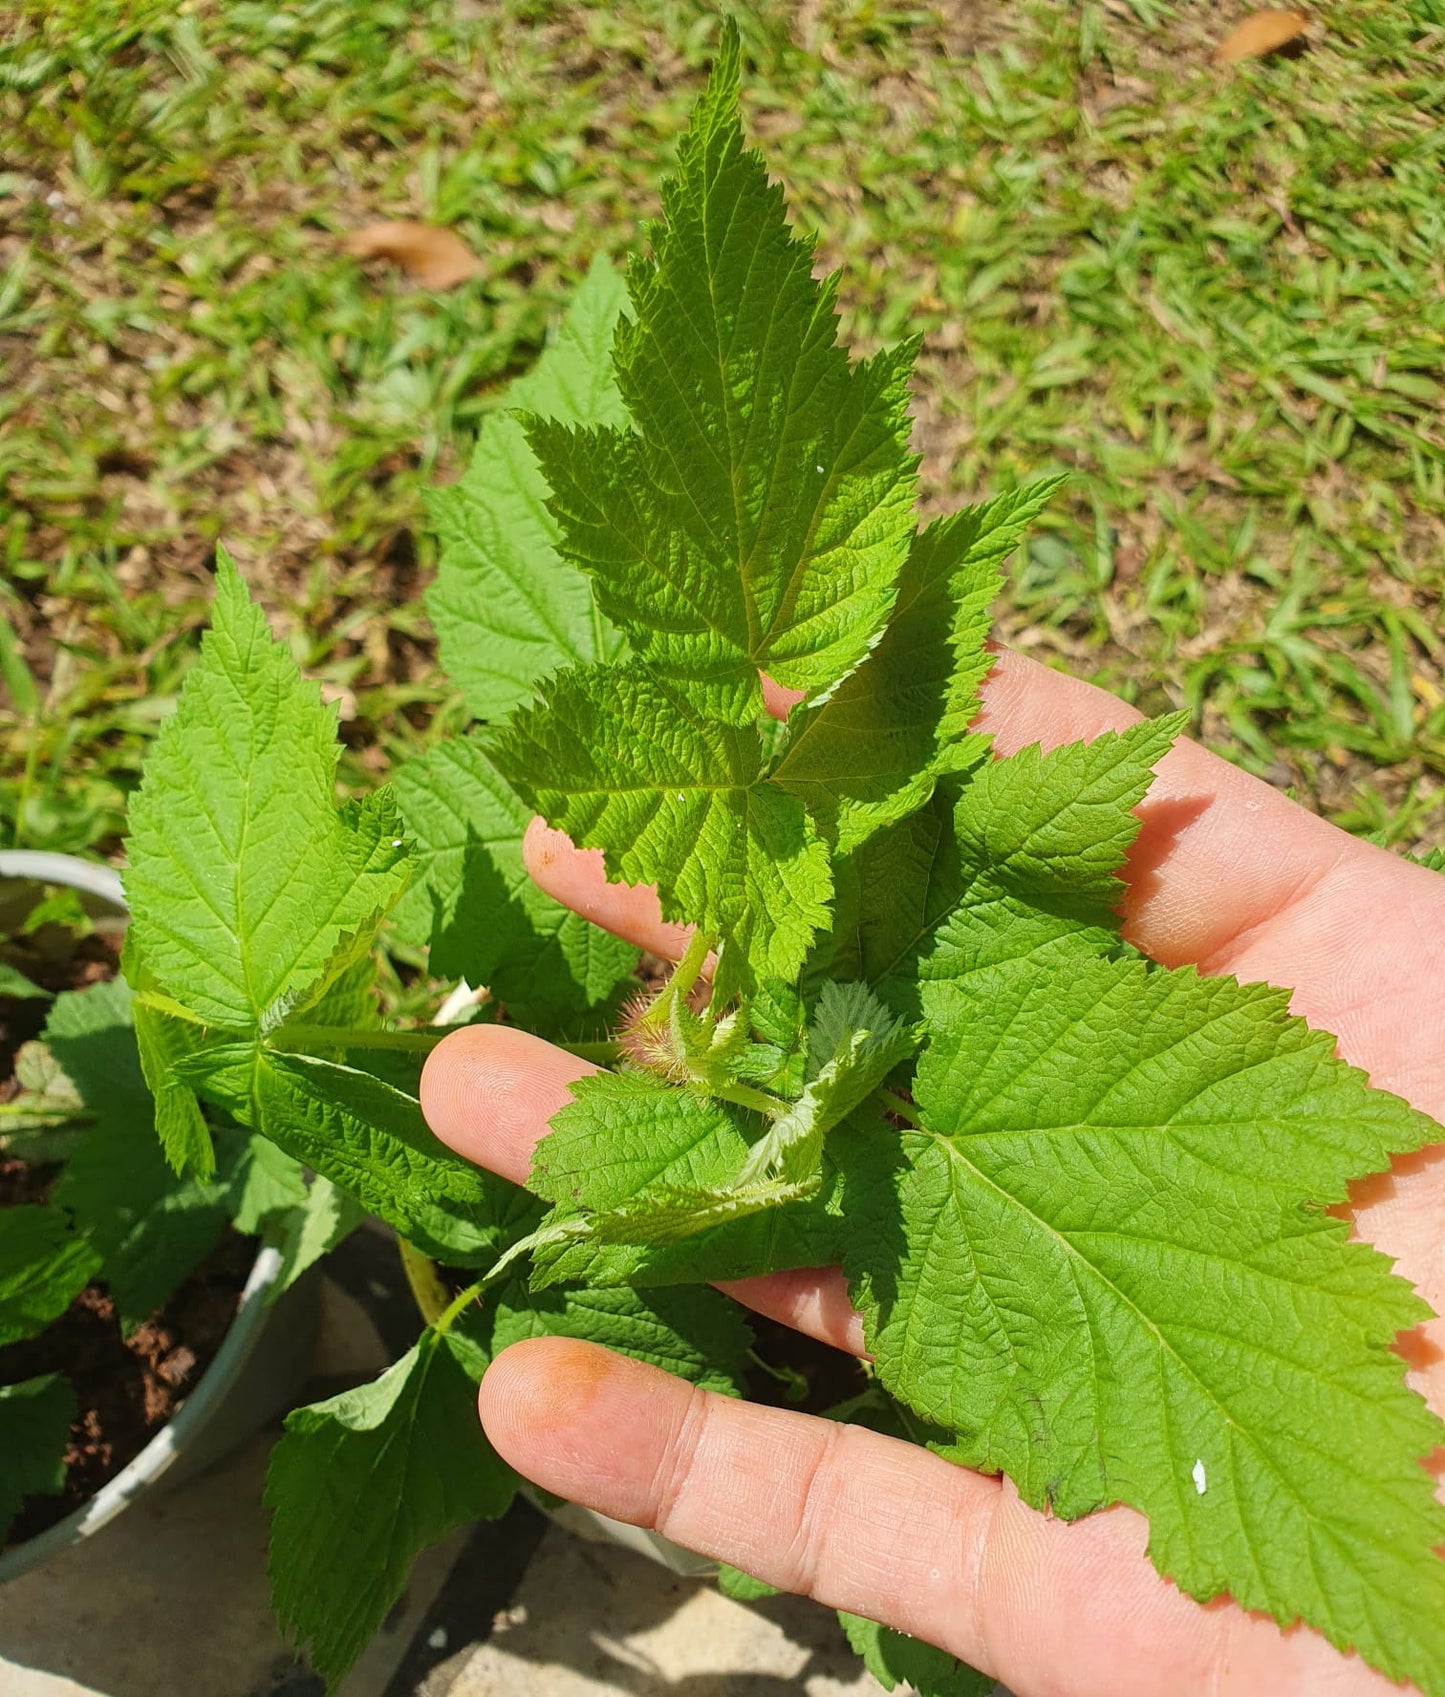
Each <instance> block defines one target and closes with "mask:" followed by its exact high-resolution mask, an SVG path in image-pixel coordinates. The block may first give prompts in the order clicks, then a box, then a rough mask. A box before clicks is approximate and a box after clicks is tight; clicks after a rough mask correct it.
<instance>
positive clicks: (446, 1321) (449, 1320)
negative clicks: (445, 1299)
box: [431, 1279, 485, 1338]
mask: <svg viewBox="0 0 1445 1697" xmlns="http://www.w3.org/2000/svg"><path fill="white" fill-rule="evenodd" d="M484 1283H485V1280H483V1279H478V1280H477V1282H476V1283H475V1284H472V1285H468V1286H467V1288H466V1289H465V1290H463V1291H458V1292H457V1294H456V1295H455V1296H454V1297H453V1298H452V1300H451V1302H450V1303H449V1304H448V1306H447V1307H446V1308H444V1309H443V1310H442V1312H441V1313H440V1314H438V1315H437V1317H436V1319H435V1320H433V1321H432V1323H431V1329H432V1330H433V1331H434V1332H435V1333H436V1334H437V1336H438V1337H441V1338H444V1337H445V1336H446V1335H447V1333H448V1332H449V1331H450V1330H451V1329H452V1327H453V1326H454V1325H456V1323H457V1321H458V1320H460V1319H461V1317H462V1315H463V1314H465V1313H466V1311H467V1309H468V1308H470V1307H471V1305H472V1304H473V1303H474V1302H475V1301H476V1300H477V1298H478V1297H479V1296H480V1295H481V1294H482V1286H483V1284H484Z"/></svg>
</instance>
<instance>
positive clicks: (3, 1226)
mask: <svg viewBox="0 0 1445 1697" xmlns="http://www.w3.org/2000/svg"><path fill="white" fill-rule="evenodd" d="M98 1266H99V1261H98V1260H97V1258H96V1255H95V1252H94V1251H93V1250H92V1249H91V1247H90V1245H89V1244H88V1243H86V1241H85V1240H84V1238H80V1237H77V1236H76V1235H75V1233H74V1232H73V1231H72V1230H71V1229H70V1225H69V1222H68V1221H67V1220H66V1217H65V1215H64V1213H63V1212H62V1211H61V1210H60V1209H59V1208H51V1207H47V1206H44V1205H42V1204H37V1203H25V1204H22V1205H21V1206H18V1207H14V1208H0V1348H3V1346H4V1345H5V1344H7V1343H16V1342H18V1341H19V1340H20V1339H21V1338H30V1337H34V1336H35V1334H36V1333H37V1332H42V1331H44V1330H45V1328H46V1327H47V1326H48V1325H49V1324H50V1322H51V1321H52V1320H54V1319H57V1318H58V1317H59V1316H60V1315H61V1314H63V1313H64V1312H65V1310H66V1309H67V1308H69V1306H70V1304H71V1303H72V1302H73V1301H74V1300H75V1298H76V1297H77V1296H79V1294H80V1293H81V1291H82V1290H84V1289H85V1287H86V1285H88V1284H89V1283H90V1281H91V1279H92V1278H93V1277H94V1275H95V1272H96V1269H97V1267H98Z"/></svg>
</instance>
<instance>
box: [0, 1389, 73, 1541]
mask: <svg viewBox="0 0 1445 1697" xmlns="http://www.w3.org/2000/svg"><path fill="white" fill-rule="evenodd" d="M74 1419H75V1392H74V1391H73V1390H72V1389H71V1387H70V1381H69V1380H68V1379H65V1378H62V1377H61V1375H60V1374H59V1373H47V1374H46V1375H45V1376H44V1377H43V1378H39V1379H26V1380H24V1381H23V1382H22V1383H21V1384H18V1385H0V1456H3V1457H4V1458H5V1460H4V1465H3V1466H0V1545H3V1544H4V1542H5V1534H6V1531H7V1530H8V1528H9V1525H10V1522H11V1521H12V1520H13V1519H14V1518H15V1512H16V1510H17V1509H18V1508H19V1507H20V1505H21V1503H22V1502H24V1500H25V1499H26V1497H29V1496H40V1495H44V1496H53V1495H55V1493H56V1492H57V1491H63V1490H64V1489H65V1452H66V1447H67V1446H68V1444H69V1442H70V1423H71V1421H72V1420H74Z"/></svg>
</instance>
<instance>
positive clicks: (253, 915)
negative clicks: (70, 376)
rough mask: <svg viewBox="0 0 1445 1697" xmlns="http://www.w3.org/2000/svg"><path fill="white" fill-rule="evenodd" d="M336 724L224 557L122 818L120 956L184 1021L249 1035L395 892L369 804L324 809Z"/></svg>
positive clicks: (400, 856)
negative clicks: (188, 659) (128, 942)
mask: <svg viewBox="0 0 1445 1697" xmlns="http://www.w3.org/2000/svg"><path fill="white" fill-rule="evenodd" d="M336 759H337V742H336V710H335V708H334V707H327V706H324V705H323V704H322V701H321V695H320V692H319V690H318V689H317V687H316V685H315V684H313V683H308V682H303V681H302V679H301V677H300V676H299V674H298V673H297V670H296V667H295V664H294V663H293V661H292V659H291V657H290V654H289V653H288V652H287V650H286V648H285V647H284V646H283V645H282V644H281V643H279V642H275V641H273V640H272V638H271V635H270V632H269V631H268V630H267V628H266V620H265V615H264V614H263V613H262V611H261V609H260V608H259V607H258V606H256V605H255V603H254V602H252V601H251V599H250V597H249V596H248V595H247V593H246V589H245V585H244V584H243V583H242V581H241V577H240V574H239V573H238V572H237V571H236V568H235V566H234V565H233V564H232V563H231V560H230V558H229V556H227V555H226V554H225V553H224V551H222V552H221V553H220V554H219V555H218V560H217V569H216V599H215V606H214V610H213V614H212V625H211V629H210V630H209V631H208V632H207V633H206V635H205V637H204V638H203V639H202V643H201V657H200V660H199V661H198V662H197V664H196V665H195V666H194V667H193V668H192V669H191V671H190V673H189V674H188V676H187V678H186V682H185V685H184V686H183V688H182V690H181V698H180V704H179V706H178V707H177V709H176V712H175V714H174V716H173V717H172V718H171V719H170V720H169V721H168V722H167V723H166V724H165V726H164V727H163V728H162V730H161V733H160V735H159V736H158V737H157V738H156V740H155V742H154V744H153V745H152V747H151V750H150V752H149V754H148V756H147V758H146V763H145V769H144V775H143V777H142V780H141V786H140V789H139V790H138V791H137V793H136V795H135V796H134V797H133V798H132V800H131V804H130V838H129V843H128V850H129V855H130V867H129V870H128V871H127V872H126V874H125V884H126V895H127V898H128V900H129V902H130V906H131V911H132V914H133V916H134V918H133V928H134V931H135V937H136V943H135V947H136V950H137V952H138V954H139V957H140V959H141V961H142V962H143V963H144V966H145V968H146V969H147V970H148V971H149V972H151V973H152V974H154V976H155V978H156V979H157V980H158V982H159V983H160V985H161V986H162V987H163V988H164V989H165V990H166V991H168V992H169V993H170V995H172V996H173V997H175V998H176V1000H177V1001H179V1002H181V1003H182V1004H184V1006H185V1007H187V1008H188V1009H190V1011H191V1012H192V1013H193V1014H195V1015H196V1016H197V1017H198V1018H199V1019H200V1020H202V1021H204V1022H207V1023H210V1024H213V1025H220V1026H226V1027H230V1028H233V1029H235V1028H239V1029H249V1028H252V1027H255V1026H258V1025H260V1024H261V1023H262V1022H263V1021H264V1020H265V1019H266V1018H267V1016H268V1014H270V1013H271V1012H272V1010H273V1009H274V1007H275V1005H276V1004H277V1003H278V1002H280V1001H282V999H283V998H285V997H287V996H288V995H295V994H297V993H298V992H301V991H305V990H307V989H308V988H309V987H311V986H312V985H313V984H314V983H315V982H316V980H317V978H318V975H319V974H320V973H321V971H322V969H323V968H324V967H326V966H327V964H328V962H330V961H331V959H332V956H333V952H334V951H335V949H336V946H337V943H338V942H339V940H340V939H341V938H342V937H343V936H346V935H348V934H350V935H357V934H360V933H362V932H363V931H364V930H366V929H367V928H374V926H375V924H376V922H377V920H378V918H379V916H380V915H381V914H382V913H384V912H385V911H386V909H387V908H389V907H390V906H391V904H392V903H393V902H394V901H395V900H396V898H397V896H398V895H399V894H400V893H401V889H402V886H403V884H404V883H405V881H406V873H407V860H406V851H405V844H404V842H403V840H402V836H401V827H400V822H399V819H398V817H397V815H396V812H395V809H394V808H393V807H392V806H391V804H390V801H389V799H388V798H387V796H386V794H385V792H378V793H377V794H375V795H372V796H369V797H367V799H366V800H365V801H364V802H361V803H348V804H346V805H345V806H343V807H341V808H338V807H337V805H336V801H335V796H334V789H333V786H334V780H335V772H336Z"/></svg>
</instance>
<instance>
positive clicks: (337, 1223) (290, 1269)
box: [266, 1174, 366, 1302]
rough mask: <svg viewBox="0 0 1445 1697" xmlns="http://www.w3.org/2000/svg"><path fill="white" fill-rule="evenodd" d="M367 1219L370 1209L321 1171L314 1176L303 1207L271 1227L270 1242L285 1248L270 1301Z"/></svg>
mask: <svg viewBox="0 0 1445 1697" xmlns="http://www.w3.org/2000/svg"><path fill="white" fill-rule="evenodd" d="M365 1218H366V1210H365V1209H364V1208H363V1207H362V1206H361V1205H360V1203H358V1202H355V1201H353V1200H352V1198H351V1197H350V1196H348V1195H347V1193H346V1192H345V1191H344V1190H341V1189H339V1188H338V1187H337V1186H336V1185H334V1184H332V1182H331V1181H330V1179H326V1178H322V1177H321V1176H320V1174H318V1175H317V1176H316V1177H315V1178H313V1179H312V1180H311V1183H310V1185H309V1186H308V1187H307V1191H306V1199H305V1201H304V1202H303V1203H302V1204H301V1206H300V1207H299V1208H294V1209H292V1210H291V1211H290V1212H288V1213H285V1214H281V1215H278V1216H277V1217H276V1218H275V1220H274V1221H273V1222H272V1223H271V1225H270V1226H269V1229H268V1230H267V1233H266V1241H267V1242H268V1243H272V1244H274V1245H275V1246H276V1248H278V1249H279V1250H280V1251H281V1268H280V1271H279V1272H278V1273H277V1275H276V1282H275V1284H274V1285H273V1286H272V1289H271V1295H270V1297H269V1299H268V1300H270V1301H272V1302H274V1301H275V1300H276V1299H277V1297H279V1296H281V1295H282V1294H283V1292H285V1291H288V1290H290V1288H291V1286H292V1285H294V1284H295V1283H296V1281H297V1279H299V1278H300V1277H301V1275H302V1274H303V1273H304V1272H306V1271H307V1270H308V1268H310V1267H313V1266H315V1264H316V1263H317V1262H318V1261H319V1260H320V1259H321V1257H322V1256H323V1255H329V1254H330V1253H331V1251H332V1250H333V1249H335V1248H336V1246H337V1244H338V1243H340V1242H341V1241H342V1240H343V1239H344V1238H347V1237H350V1235H351V1234H352V1232H354V1231H355V1230H356V1228H357V1227H358V1226H359V1225H360V1224H361V1223H362V1221H363V1220H364V1219H365Z"/></svg>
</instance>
